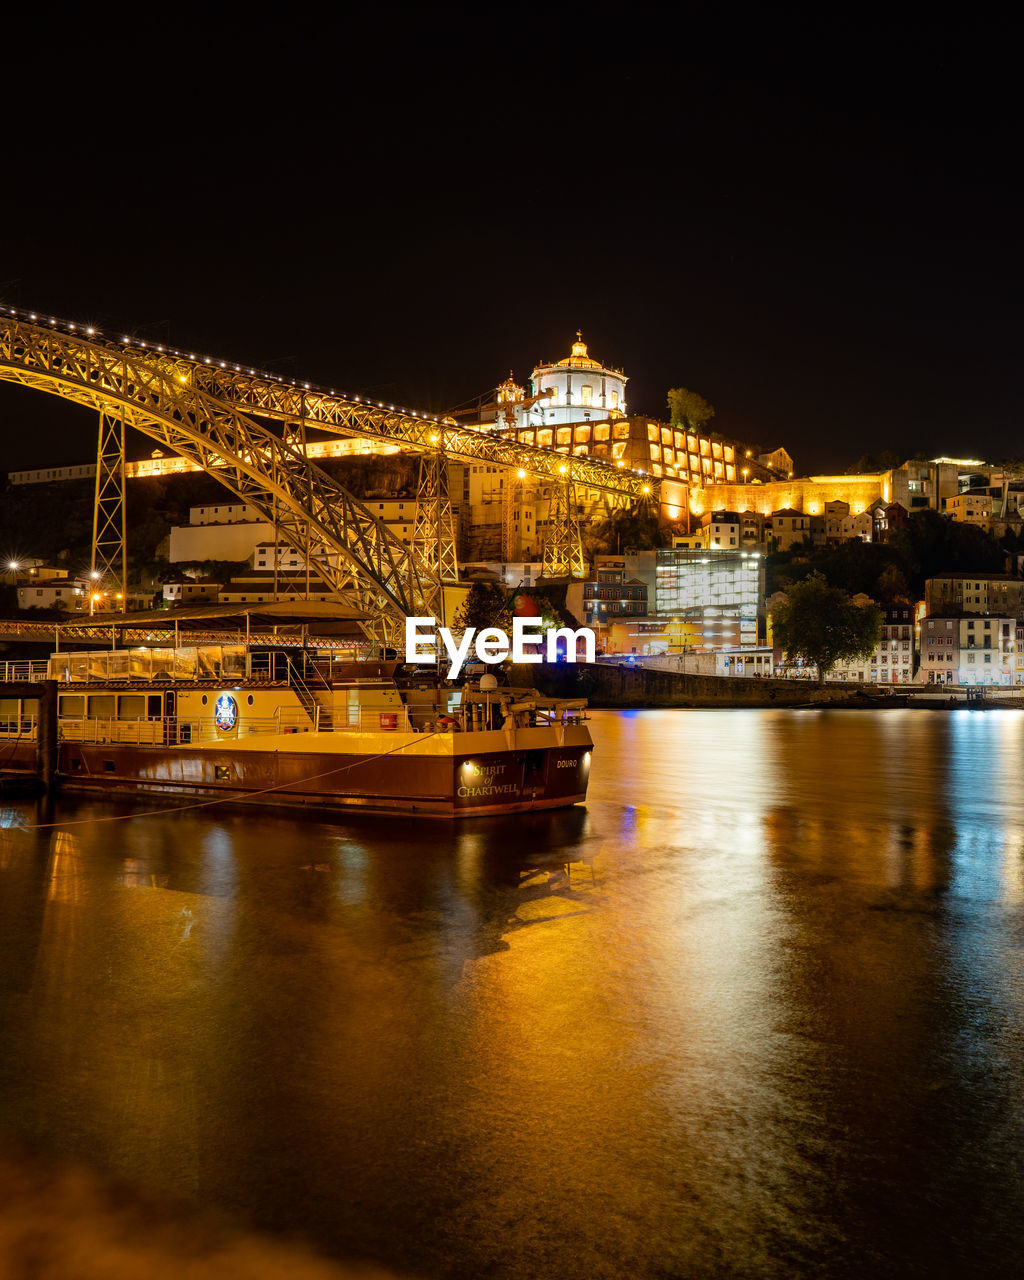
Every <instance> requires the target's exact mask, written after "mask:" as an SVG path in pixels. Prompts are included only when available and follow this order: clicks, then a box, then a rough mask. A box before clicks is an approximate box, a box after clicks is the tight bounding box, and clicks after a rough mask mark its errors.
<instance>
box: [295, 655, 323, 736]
mask: <svg viewBox="0 0 1024 1280" xmlns="http://www.w3.org/2000/svg"><path fill="white" fill-rule="evenodd" d="M287 661H288V685H289V687H290V688H291V689H292V690H293V691H294V693H295V696H296V697H297V698H298V700H299V702H300V703H301V704H302V706H303V708H304V710H305V712H306V714H307V715H308V716H309V719H310V721H311V723H312V725H313V728H314V729H316V730H319V731H320V732H324V731H327V732H329V731H330V730H331V729H333V728H334V713H333V711H332V710H331V709H330V703H329V701H328V700H327V699H324V701H321V699H320V698H318V697H317V689H316V688H315V687H314V682H311V681H310V680H309V679H307V677H306V676H305V675H303V673H302V671H301V669H300V668H299V666H298V665H297V664H296V663H295V662H294V661H293V659H292V658H291V656H290V655H289V656H288V659H287ZM316 683H317V684H318V685H319V684H322V686H323V692H324V693H325V694H329V693H330V691H331V690H330V686H329V685H328V684H327V682H326V680H324V679H323V678H322V677H320V678H319V680H318V681H317V682H316Z"/></svg>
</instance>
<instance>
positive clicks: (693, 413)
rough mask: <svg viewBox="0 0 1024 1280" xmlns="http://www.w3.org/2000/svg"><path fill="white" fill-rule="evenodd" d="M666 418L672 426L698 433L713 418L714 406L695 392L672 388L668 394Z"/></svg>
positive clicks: (682, 388) (683, 388)
mask: <svg viewBox="0 0 1024 1280" xmlns="http://www.w3.org/2000/svg"><path fill="white" fill-rule="evenodd" d="M668 416H669V421H670V422H671V423H672V425H673V426H676V427H686V428H687V430H689V431H698V430H700V428H701V427H703V426H704V424H705V423H706V422H710V421H711V419H712V418H713V417H714V416H715V406H714V405H712V404H708V402H707V401H706V400H705V399H704V397H703V396H700V395H698V394H697V392H696V391H687V389H686V388H685V387H672V388H670V390H669V393H668Z"/></svg>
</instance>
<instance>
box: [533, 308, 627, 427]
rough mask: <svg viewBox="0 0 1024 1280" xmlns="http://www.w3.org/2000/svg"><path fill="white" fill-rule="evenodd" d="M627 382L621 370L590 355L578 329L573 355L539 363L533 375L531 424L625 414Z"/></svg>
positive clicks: (606, 418) (557, 424)
mask: <svg viewBox="0 0 1024 1280" xmlns="http://www.w3.org/2000/svg"><path fill="white" fill-rule="evenodd" d="M627 381H628V379H627V377H626V375H625V374H624V373H623V372H622V370H621V369H608V368H606V367H605V366H604V365H603V364H601V363H600V362H599V361H597V360H594V359H592V358H591V357H590V356H589V355H588V354H587V344H586V343H585V342H584V341H583V335H582V333H581V332H580V331H579V330H577V331H576V341H575V342H574V343H573V344H572V354H571V355H568V356H566V357H565V359H564V360H559V361H558V362H557V363H556V364H541V365H538V366H537V367H536V368H535V369H534V371H533V373H532V374H531V375H530V394H531V399H532V400H533V404H532V405H531V406H530V409H529V417H530V420H531V425H533V424H536V425H537V426H541V425H543V426H545V427H547V426H561V425H562V424H563V423H566V422H585V421H587V420H588V419H591V418H593V419H594V420H595V421H597V420H602V421H607V420H608V419H610V418H621V417H624V416H625V413H626V382H627Z"/></svg>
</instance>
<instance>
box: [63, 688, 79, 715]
mask: <svg viewBox="0 0 1024 1280" xmlns="http://www.w3.org/2000/svg"><path fill="white" fill-rule="evenodd" d="M59 702H60V709H59V714H60V715H62V716H78V717H81V716H84V715H85V697H84V696H83V695H82V694H80V693H66V694H63V695H62V696H61V698H60V699H59Z"/></svg>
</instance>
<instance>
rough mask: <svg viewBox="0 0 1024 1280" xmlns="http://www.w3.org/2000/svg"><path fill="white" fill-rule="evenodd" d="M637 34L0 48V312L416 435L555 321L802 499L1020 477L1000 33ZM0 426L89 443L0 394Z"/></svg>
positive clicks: (492, 378)
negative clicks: (278, 376) (419, 425)
mask: <svg viewBox="0 0 1024 1280" xmlns="http://www.w3.org/2000/svg"><path fill="white" fill-rule="evenodd" d="M341 12H342V13H344V12H345V10H344V9H343V10H341ZM668 12H670V13H671V14H673V15H674V16H673V17H672V18H671V19H669V18H665V17H661V16H659V17H657V18H655V17H654V16H653V11H652V10H651V9H650V8H649V7H645V6H634V7H633V10H631V9H630V8H629V7H628V6H602V5H592V6H590V7H580V8H577V9H574V10H572V11H570V10H565V9H559V8H557V7H550V6H549V7H546V8H544V7H536V8H535V7H533V6H519V7H518V8H513V7H500V6H495V7H493V8H491V9H488V10H486V11H485V12H484V13H481V14H479V15H474V16H470V17H466V16H465V15H462V14H456V13H454V12H453V11H451V10H448V9H443V8H438V7H429V6H420V7H418V8H406V7H403V6H390V7H388V8H386V9H385V8H383V7H381V8H380V9H379V11H377V16H368V14H367V13H365V12H362V13H360V14H359V15H358V16H355V17H352V18H349V17H337V16H334V17H325V16H323V15H321V14H319V13H318V11H317V10H316V9H314V8H312V7H306V6H296V7H295V8H294V9H292V10H286V9H285V8H284V7H283V6H282V7H280V8H279V9H278V10H277V13H278V14H279V16H278V17H277V18H276V19H275V20H273V21H267V20H266V19H261V18H258V17H256V16H254V14H255V10H250V9H241V8H240V9H237V10H234V11H232V12H231V13H230V14H228V15H227V16H223V17H219V18H213V19H211V18H209V17H201V18H200V17H196V18H194V19H193V18H192V17H190V16H189V14H188V11H187V10H184V9H180V8H173V7H167V6H163V7H160V8H159V9H158V10H156V9H154V13H153V15H152V16H149V17H146V16H139V14H138V13H137V12H136V13H135V14H130V12H129V13H128V14H120V15H119V14H117V13H115V11H113V10H103V11H102V13H100V11H96V15H95V16H94V17H93V16H90V17H89V18H88V20H81V21H79V22H78V24H77V25H76V26H74V27H72V28H65V27H62V25H61V23H60V22H59V21H57V20H56V19H55V18H53V17H52V15H51V14H49V13H48V14H47V16H46V18H45V24H46V25H45V26H44V19H21V20H20V21H21V22H22V23H23V26H22V27H20V28H19V27H18V26H17V25H11V24H8V26H7V27H6V28H5V37H6V38H5V44H6V46H7V52H6V54H5V84H4V97H5V101H6V109H5V114H6V117H7V121H8V123H7V145H6V146H5V148H4V158H3V161H2V168H0V175H2V176H0V188H2V196H3V198H2V200H0V295H2V296H4V297H5V298H6V299H8V300H9V301H10V302H12V303H14V304H21V305H24V306H26V307H32V308H38V309H40V310H50V311H53V312H55V313H57V314H59V315H62V316H67V317H69V318H71V319H81V320H90V321H92V322H93V323H97V324H99V325H101V326H104V325H109V326H110V327H111V328H115V329H129V330H131V329H136V330H141V331H142V332H143V333H144V334H146V335H148V336H152V337H154V338H155V339H157V340H161V339H162V340H166V341H168V342H171V343H173V344H176V345H181V346H185V347H188V348H189V349H198V350H202V351H209V352H210V353H216V354H218V355H223V356H230V357H233V358H237V359H240V360H243V361H245V362H247V363H258V364H261V365H263V366H265V367H267V366H269V367H272V368H275V369H277V370H278V371H280V372H287V373H290V374H300V373H301V375H302V376H303V377H304V378H309V379H310V380H313V381H317V382H320V383H324V384H326V385H330V386H335V387H338V388H339V389H345V390H348V391H350V392H352V393H357V394H375V395H377V396H378V397H380V398H387V399H388V400H389V401H390V400H393V401H394V402H395V403H401V404H404V405H408V406H410V407H414V408H421V409H429V410H431V411H437V410H441V409H445V408H449V407H452V406H454V405H456V404H458V403H460V402H463V401H466V400H467V399H469V398H471V397H476V396H478V395H479V394H482V393H486V392H487V391H488V390H489V388H491V387H493V386H494V385H495V384H496V383H497V382H498V381H500V379H501V378H503V377H504V376H505V375H506V374H507V372H508V370H509V368H512V369H514V371H515V373H516V375H517V376H518V377H519V379H520V380H525V379H526V378H527V377H528V375H529V372H530V369H531V367H532V366H533V364H534V363H535V362H536V361H538V360H542V359H543V360H551V359H558V358H560V357H561V356H563V355H564V354H566V353H567V352H568V347H569V344H570V342H571V340H572V338H573V335H574V333H575V330H576V328H577V327H581V328H582V329H583V333H584V337H585V339H586V340H587V341H588V342H589V343H590V347H591V352H592V354H594V355H595V356H597V357H598V358H599V359H602V360H604V361H606V362H608V363H611V364H613V365H617V366H620V367H622V368H624V369H625V370H626V372H627V373H628V374H629V375H630V383H629V403H630V406H631V407H632V408H634V409H636V410H638V411H644V412H650V413H654V414H661V413H663V412H664V401H665V391H666V389H667V388H668V387H670V386H679V385H685V386H688V387H690V388H692V389H694V390H697V391H699V392H701V394H703V395H704V396H705V397H706V398H707V399H709V400H711V401H712V402H713V403H714V405H715V406H716V408H717V419H716V425H717V426H718V427H719V429H720V430H722V431H724V432H726V433H729V434H733V435H737V436H739V437H741V438H744V439H750V440H753V441H758V442H761V443H763V444H764V445H765V446H767V447H774V446H775V445H777V444H785V445H786V446H787V447H788V448H789V449H790V451H791V452H792V453H793V454H794V456H795V457H796V460H797V465H798V468H799V469H800V470H802V471H810V470H824V469H831V468H842V467H845V466H846V465H848V464H849V463H851V462H853V461H854V460H855V459H856V458H857V457H858V456H859V455H860V454H862V453H863V452H865V451H869V450H870V451H878V450H881V449H884V448H892V449H894V450H896V451H897V452H902V453H912V452H915V451H917V450H919V449H923V450H925V451H927V452H929V453H931V454H938V453H943V452H951V453H957V454H964V453H967V454H969V455H979V454H980V455H986V456H989V457H1002V456H1005V455H1007V454H1024V447H1022V446H1021V443H1020V441H1019V433H1020V426H1021V421H1022V413H1021V383H1020V379H1019V376H1018V364H1019V354H1020V351H1021V338H1022V333H1021V329H1022V325H1021V310H1020V307H1021V301H1020V299H1021V271H1020V267H1021V251H1020V207H1019V205H1020V200H1019V179H1018V173H1019V171H1020V163H1021V162H1020V146H1019V140H1018V139H1019V132H1020V125H1021V121H1020V111H1019V106H1018V100H1019V93H1018V91H1017V89H1016V87H1015V86H1016V83H1017V72H1016V68H1015V67H1014V65H1013V61H1012V59H1013V57H1014V49H1013V44H1012V33H1011V32H1010V31H1009V30H1008V29H1003V30H1001V29H999V28H998V27H994V26H989V25H987V24H986V23H985V22H984V21H983V20H982V19H978V20H972V21H970V22H968V23H967V24H964V25H960V26H954V25H952V24H950V25H947V26H941V27H940V26H938V25H936V24H934V23H932V24H931V25H927V26H924V25H922V26H918V25H914V24H910V23H906V24H902V25H901V24H900V23H899V22H893V21H891V20H890V21H886V22H885V23H879V24H878V25H873V26H869V25H864V24H859V23H855V22H854V21H853V20H852V19H851V18H849V17H839V18H817V19H814V20H813V21H809V20H806V19H800V20H799V21H797V20H788V19H780V18H778V17H776V16H775V15H772V16H770V17H768V18H765V19H762V20H760V22H759V24H757V25H755V24H752V22H751V20H750V19H749V18H747V17H745V16H744V14H743V12H742V11H741V10H740V9H738V8H728V9H727V8H725V7H720V8H718V9H711V8H704V7H703V6H700V5H692V6H686V7H679V8H677V9H674V10H670V11H668ZM851 12H852V11H851ZM645 15H650V16H645ZM716 15H717V16H716ZM143 326H147V327H146V328H144V329H143V328H142V327H143ZM0 431H2V439H3V442H4V444H3V457H2V458H0V468H2V469H7V468H10V467H15V466H23V465H31V464H36V463H38V464H41V463H42V462H44V461H46V460H47V459H48V458H50V457H53V458H56V459H57V460H58V461H70V460H81V459H84V458H87V457H88V456H89V455H90V453H91V451H92V449H93V447H94V446H93V438H94V427H93V423H92V421H91V420H90V419H89V416H88V415H87V414H84V413H83V411H81V410H76V409H71V408H69V407H67V406H62V405H60V404H59V403H58V402H56V401H55V400H52V399H51V398H50V397H44V396H41V395H39V394H38V393H30V392H25V391H20V390H17V389H14V388H11V387H8V386H5V385H0Z"/></svg>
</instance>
